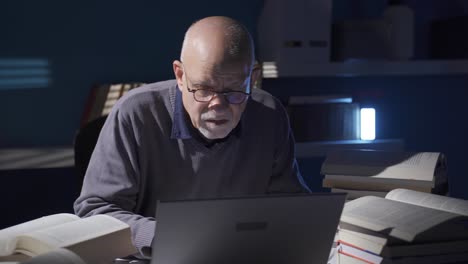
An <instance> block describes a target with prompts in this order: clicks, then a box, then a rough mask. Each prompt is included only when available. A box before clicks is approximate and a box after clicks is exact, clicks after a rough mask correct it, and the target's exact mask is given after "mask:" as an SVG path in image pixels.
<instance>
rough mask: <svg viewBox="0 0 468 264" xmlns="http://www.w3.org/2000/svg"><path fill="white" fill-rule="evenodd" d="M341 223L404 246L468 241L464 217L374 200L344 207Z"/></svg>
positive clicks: (361, 200)
mask: <svg viewBox="0 0 468 264" xmlns="http://www.w3.org/2000/svg"><path fill="white" fill-rule="evenodd" d="M341 221H342V222H344V223H348V224H351V225H355V226H358V227H362V228H363V229H369V230H371V231H375V232H379V233H381V234H385V235H387V236H389V237H393V238H397V239H401V240H404V241H407V242H415V241H417V242H421V241H439V240H452V239H468V232H466V221H468V218H467V217H462V216H460V215H457V214H453V213H450V212H445V211H440V210H435V209H432V208H426V207H421V206H416V205H413V204H408V203H402V202H399V201H393V200H389V199H384V198H380V197H373V196H367V197H361V198H358V199H356V200H353V201H350V202H348V203H346V204H345V208H344V210H343V214H342V216H341ZM340 226H341V225H340Z"/></svg>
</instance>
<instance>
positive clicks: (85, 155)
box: [73, 115, 107, 191]
mask: <svg viewBox="0 0 468 264" xmlns="http://www.w3.org/2000/svg"><path fill="white" fill-rule="evenodd" d="M106 119H107V115H105V116H101V117H99V118H97V119H95V120H93V121H91V122H89V123H87V124H85V125H84V126H83V127H82V128H80V129H79V130H78V132H77V133H76V135H75V140H74V144H73V150H74V153H75V170H76V172H77V174H78V187H79V190H80V191H81V186H82V185H83V180H84V176H85V174H86V169H87V168H88V164H89V160H90V159H91V154H93V150H94V147H95V146H96V142H97V140H98V137H99V133H100V132H101V129H102V126H103V125H104V123H105V121H106Z"/></svg>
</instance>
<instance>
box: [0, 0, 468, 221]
mask: <svg viewBox="0 0 468 264" xmlns="http://www.w3.org/2000/svg"><path fill="white" fill-rule="evenodd" d="M403 2H404V3H406V4H408V5H409V6H410V7H411V8H412V10H413V12H414V15H415V59H432V58H431V52H430V47H431V46H430V45H431V42H430V34H429V31H430V25H431V22H433V21H435V20H438V19H445V18H455V17H459V16H464V15H466V14H467V13H468V1H463V0H459V1H457V0H452V1H445V0H425V1H418V0H413V1H403ZM262 4H263V1H260V0H248V1H247V0H238V1H219V0H218V1H216V0H200V1H120V0H118V1H115V0H114V1H58V0H44V1H26V0H15V1H13V0H7V1H1V2H0V59H8V58H12V59H15V58H39V59H44V60H47V61H48V62H49V63H50V81H51V83H50V85H49V86H47V87H44V88H23V89H0V115H1V122H0V148H11V147H15V148H16V147H58V146H72V144H73V138H74V135H75V133H76V131H77V129H78V128H79V126H80V119H81V117H82V114H83V111H84V107H85V103H86V99H87V97H88V95H89V92H90V89H91V87H93V85H96V84H102V83H113V82H134V81H135V82H155V81H159V80H165V79H170V78H173V74H172V66H171V64H172V61H173V60H174V59H178V57H179V52H180V48H181V43H182V39H183V35H184V32H185V30H186V29H187V27H188V26H189V25H190V24H191V23H192V22H193V21H194V20H196V19H199V18H202V17H205V16H211V15H225V16H231V17H233V18H235V19H238V20H240V21H241V22H243V23H244V24H245V25H246V26H247V28H248V29H249V30H250V31H251V32H252V33H253V35H254V36H255V35H256V32H257V31H256V23H257V18H258V16H259V13H260V10H261V7H262ZM386 4H387V1H384V0H333V22H334V23H336V22H340V21H342V20H345V19H360V18H376V17H379V16H381V14H382V12H383V10H384V8H385V7H386ZM460 38H461V39H465V38H468V35H465V36H460ZM466 48H467V49H468V47H466ZM460 58H463V55H460ZM467 72H468V70H467ZM467 84H468V74H458V75H454V74H444V75H424V76H421V75H417V76H416V75H415V76H411V75H401V76H398V75H396V76H372V77H369V76H355V77H301V78H281V79H274V80H273V79H268V80H265V81H264V83H263V86H264V88H265V89H267V90H270V91H271V92H272V93H273V94H275V95H276V96H278V97H280V98H286V97H288V96H291V95H314V94H316V93H324V92H330V93H336V92H346V93H348V94H352V95H353V97H354V98H356V99H358V100H359V102H360V104H361V106H370V107H375V108H376V110H377V137H378V138H380V139H387V138H399V139H402V140H404V142H405V148H406V149H407V150H410V151H437V152H443V153H445V154H446V156H447V159H448V168H449V180H450V186H449V187H450V195H451V196H454V197H460V198H465V199H467V198H468V187H467V186H468V172H467V171H468V170H467V168H468V166H467V165H466V164H467V161H466V154H465V153H466V150H467V147H468V144H467V138H466V137H467V135H468V122H467V121H468V118H467V117H466V114H467V113H468V110H467V109H466V107H467V104H466V101H467V99H468V96H467V95H468V89H467V88H466V86H467ZM75 187H76V177H75V175H74V172H73V170H70V169H68V170H67V169H64V170H37V171H35V172H34V173H33V174H31V172H11V171H10V172H3V173H0V193H2V195H0V208H1V212H2V215H3V214H7V215H8V216H7V217H4V216H2V219H1V220H0V228H1V227H2V226H7V225H11V224H14V223H17V222H19V221H24V220H26V219H31V218H35V217H38V216H40V215H42V214H49V213H54V212H60V211H62V212H63V211H69V212H71V211H72V209H71V205H72V202H73V200H74V198H75V197H76V195H77V190H76V188H75Z"/></svg>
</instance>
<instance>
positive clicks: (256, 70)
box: [250, 63, 262, 90]
mask: <svg viewBox="0 0 468 264" xmlns="http://www.w3.org/2000/svg"><path fill="white" fill-rule="evenodd" d="M251 78H252V79H251V80H250V90H252V89H253V88H254V87H257V88H260V87H259V85H258V84H260V83H261V81H262V80H261V78H262V66H261V65H260V64H259V63H255V64H254V66H253V69H252V77H251Z"/></svg>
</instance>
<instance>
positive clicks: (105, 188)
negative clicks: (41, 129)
mask: <svg viewBox="0 0 468 264" xmlns="http://www.w3.org/2000/svg"><path fill="white" fill-rule="evenodd" d="M240 127H242V129H241V130H240ZM235 131H236V132H233V133H232V135H230V136H228V137H226V139H225V140H223V141H221V142H219V143H217V144H214V145H211V146H207V145H206V144H205V143H204V142H202V141H200V139H199V138H197V137H195V136H194V135H196V134H194V133H196V129H194V128H193V126H192V125H191V124H190V121H189V118H188V117H187V113H185V111H184V108H183V104H182V96H181V93H180V91H179V89H178V87H177V83H176V81H175V80H170V81H165V82H159V83H153V84H148V85H145V86H142V87H139V88H136V89H133V90H132V91H130V92H128V93H127V94H126V95H125V96H123V97H122V98H121V99H120V100H119V101H118V102H117V103H116V104H115V106H114V107H113V108H112V111H111V112H110V114H109V116H108V118H107V119H106V123H105V124H104V126H103V128H102V130H101V134H100V136H99V139H98V141H97V144H96V147H95V149H94V152H93V155H92V157H91V160H90V163H89V166H88V169H87V172H86V176H85V179H84V182H83V188H82V191H81V194H80V197H79V198H78V199H77V200H76V201H75V204H74V209H75V213H76V214H77V215H79V216H81V217H85V216H90V215H94V214H108V215H111V216H113V217H115V218H117V219H120V220H122V221H124V222H125V223H127V224H128V225H130V227H131V231H132V239H133V243H134V245H135V247H136V248H137V249H138V250H139V252H140V254H142V255H143V256H146V257H149V256H150V247H151V241H152V240H153V237H154V232H155V226H156V221H157V219H155V212H156V205H157V201H158V200H189V199H210V198H211V199H212V198H221V197H239V196H250V195H265V194H271V193H295V192H305V191H306V190H307V186H305V184H304V180H303V179H302V176H301V174H300V172H299V169H298V166H297V162H296V159H295V157H294V139H293V136H292V133H291V129H290V126H289V121H288V117H287V114H286V111H285V109H284V108H283V106H282V105H281V103H280V102H279V101H278V100H277V99H275V98H274V97H272V96H271V95H270V94H268V93H267V92H265V91H262V90H258V89H254V90H253V91H252V95H251V96H250V99H249V100H248V102H247V105H246V107H245V110H244V112H243V114H242V118H241V120H240V121H239V125H238V127H237V128H236V129H235ZM233 135H235V136H233Z"/></svg>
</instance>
